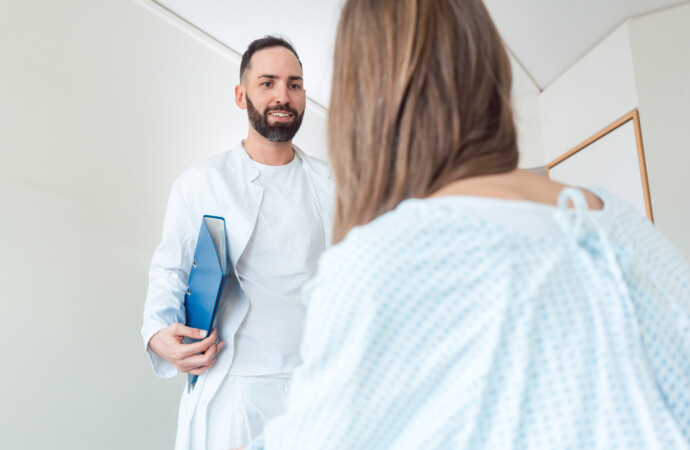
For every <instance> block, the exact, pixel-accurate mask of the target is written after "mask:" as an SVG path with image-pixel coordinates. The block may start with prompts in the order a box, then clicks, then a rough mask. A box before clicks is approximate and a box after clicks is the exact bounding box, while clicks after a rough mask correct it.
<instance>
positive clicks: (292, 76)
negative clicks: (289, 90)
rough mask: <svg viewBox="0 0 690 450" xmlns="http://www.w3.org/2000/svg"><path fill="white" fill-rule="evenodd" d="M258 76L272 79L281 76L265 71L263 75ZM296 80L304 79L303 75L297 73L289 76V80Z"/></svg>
mask: <svg viewBox="0 0 690 450" xmlns="http://www.w3.org/2000/svg"><path fill="white" fill-rule="evenodd" d="M257 78H268V79H271V80H277V79H278V78H280V77H279V76H278V75H271V74H268V73H265V74H263V75H259V76H258V77H257ZM296 80H299V81H302V77H300V76H297V75H290V76H289V77H288V81H296Z"/></svg>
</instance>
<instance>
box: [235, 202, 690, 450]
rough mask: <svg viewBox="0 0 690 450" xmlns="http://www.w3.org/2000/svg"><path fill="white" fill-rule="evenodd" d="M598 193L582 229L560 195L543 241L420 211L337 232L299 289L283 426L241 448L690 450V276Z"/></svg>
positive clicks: (422, 207) (439, 211) (581, 206)
mask: <svg viewBox="0 0 690 450" xmlns="http://www.w3.org/2000/svg"><path fill="white" fill-rule="evenodd" d="M595 192H596V194H597V195H599V196H600V197H601V198H602V199H603V200H604V202H605V208H604V210H603V211H602V212H600V213H599V214H598V215H597V217H596V218H594V217H593V216H594V215H593V214H591V213H590V212H588V211H587V209H586V203H585V200H584V197H583V196H582V194H581V193H580V192H579V191H577V190H574V189H566V190H564V191H563V193H562V194H561V199H560V206H559V208H558V209H556V212H555V214H554V215H553V220H554V221H556V223H557V224H558V225H559V227H560V229H561V231H562V235H561V236H557V237H554V236H548V237H545V236H538V235H531V236H530V235H525V234H524V233H522V234H521V233H516V232H515V231H514V230H512V229H509V228H508V227H504V226H499V225H497V224H492V223H487V222H485V221H483V220H482V219H480V218H478V217H476V216H473V215H471V214H466V213H464V212H463V211H459V210H457V209H455V210H454V209H451V208H444V207H442V206H440V205H438V204H434V203H433V202H430V201H425V200H408V201H405V202H403V203H402V204H401V205H400V206H399V207H398V208H397V209H396V210H395V211H392V212H390V213H388V214H385V215H384V216H382V217H380V218H379V219H377V220H375V221H373V222H372V223H370V224H368V225H366V226H363V227H358V228H356V229H354V230H352V231H351V232H350V233H349V235H348V236H347V238H346V239H345V240H344V241H343V242H342V243H340V244H339V245H337V246H334V247H333V248H332V249H331V250H329V251H328V252H326V253H325V254H324V255H323V257H322V259H321V261H320V266H319V272H318V275H317V277H316V278H315V279H314V280H312V281H311V282H310V283H309V284H308V285H307V286H306V287H305V289H304V299H305V302H306V304H307V307H308V310H307V322H306V329H305V335H304V340H303V343H302V357H303V361H304V362H303V365H302V366H301V367H300V368H298V370H297V371H296V372H295V374H294V380H293V385H292V390H291V393H290V397H289V399H288V407H287V411H286V413H285V415H283V416H282V417H280V418H278V419H276V420H274V421H272V422H270V423H269V424H268V425H267V426H266V428H265V430H264V436H263V437H261V438H259V439H257V440H255V441H254V442H253V443H252V444H251V445H249V447H248V448H249V449H263V448H265V449H267V450H274V449H377V450H380V449H465V448H467V449H504V448H509V449H510V448H514V449H592V448H598V449H657V448H659V449H663V448H668V449H684V448H690V268H689V266H688V264H687V263H686V262H685V261H684V259H683V258H682V257H681V256H680V255H679V253H678V252H677V251H676V250H675V249H674V248H673V247H672V246H671V245H670V244H669V243H668V241H667V240H666V239H665V238H664V237H663V236H662V235H661V233H659V231H658V230H656V229H655V228H654V226H653V225H651V224H650V223H649V222H648V221H647V220H646V219H645V218H644V217H641V216H639V215H638V214H637V213H636V212H635V211H633V210H632V209H631V208H630V207H628V206H627V205H626V204H624V203H622V202H620V201H618V200H616V199H614V198H612V197H610V196H609V195H608V194H607V193H606V192H603V191H595ZM568 201H571V202H572V203H573V204H574V207H573V208H570V209H569V208H567V207H566V205H567V204H568Z"/></svg>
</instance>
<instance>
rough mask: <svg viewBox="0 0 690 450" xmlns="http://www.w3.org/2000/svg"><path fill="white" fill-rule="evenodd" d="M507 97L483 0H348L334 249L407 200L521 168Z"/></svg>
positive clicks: (334, 102)
mask: <svg viewBox="0 0 690 450" xmlns="http://www.w3.org/2000/svg"><path fill="white" fill-rule="evenodd" d="M510 88H511V71H510V62H509V60H508V56H507V54H506V51H505V49H504V47H503V44H502V42H501V38H500V36H499V34H498V31H497V30H496V28H495V26H494V24H493V22H492V21H491V18H490V17H489V13H488V11H487V10H486V8H485V7H484V4H483V3H482V2H481V0H348V1H347V3H346V4H345V6H344V8H343V11H342V15H341V17H340V23H339V25H338V35H337V39H336V45H335V58H334V69H333V90H332V93H331V102H330V110H329V114H328V140H329V154H330V159H331V163H332V165H333V170H334V175H335V181H336V192H337V194H336V195H337V199H336V213H335V224H334V233H333V234H334V236H333V240H334V242H336V243H337V242H339V241H341V240H342V239H343V238H344V237H345V235H346V234H347V232H348V231H349V230H350V229H351V228H352V227H354V226H357V225H363V224H366V223H368V222H370V221H371V220H373V219H375V218H377V217H378V216H380V215H381V214H383V213H385V212H387V211H390V210H392V209H394V208H395V207H396V206H397V205H398V204H399V203H400V202H401V201H403V200H405V199H407V198H411V197H426V196H428V195H429V194H431V193H433V192H434V191H436V190H438V189H439V188H441V187H443V186H445V185H447V184H448V183H451V182H453V181H456V180H460V179H462V178H467V177H472V176H477V175H488V174H496V173H503V172H508V171H510V170H512V169H514V168H515V167H517V161H518V151H517V139H516V133H515V125H514V122H513V115H512V110H511V98H510Z"/></svg>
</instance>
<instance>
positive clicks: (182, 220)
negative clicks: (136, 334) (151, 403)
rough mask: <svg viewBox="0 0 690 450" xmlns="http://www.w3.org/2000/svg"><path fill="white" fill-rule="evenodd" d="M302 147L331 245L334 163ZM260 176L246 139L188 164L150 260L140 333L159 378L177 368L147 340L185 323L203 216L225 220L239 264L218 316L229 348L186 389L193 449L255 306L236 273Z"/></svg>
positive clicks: (185, 421) (183, 422)
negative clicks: (195, 428) (198, 424)
mask: <svg viewBox="0 0 690 450" xmlns="http://www.w3.org/2000/svg"><path fill="white" fill-rule="evenodd" d="M295 151H296V152H297V155H298V156H299V157H300V158H301V159H302V161H303V167H304V170H305V173H306V175H307V178H308V180H309V183H310V186H311V188H312V189H313V194H314V197H315V200H316V204H317V210H318V212H319V214H320V216H321V223H322V224H323V231H324V235H325V236H326V240H327V243H330V241H331V236H332V215H333V205H334V200H335V197H334V184H333V180H332V178H331V175H330V172H329V169H328V166H327V164H326V163H325V162H323V161H321V160H318V159H316V158H313V157H310V156H308V155H306V154H305V153H304V152H302V151H301V150H299V149H298V148H296V147H295ZM258 176H259V171H258V169H257V168H256V167H255V165H254V164H253V162H252V161H251V159H250V158H249V155H248V154H247V152H246V151H245V149H244V147H243V146H242V145H241V144H240V145H239V146H237V147H236V148H235V149H233V150H230V151H228V152H225V153H222V154H219V155H217V156H214V157H211V158H209V159H207V160H205V161H203V162H201V163H199V164H197V165H194V166H193V167H191V168H189V169H188V170H187V171H185V172H184V173H183V174H182V175H181V176H180V177H179V178H178V179H177V180H176V181H175V182H174V184H173V187H172V190H171V193H170V198H169V201H168V208H167V211H166V214H165V221H164V224H163V236H162V239H161V243H160V245H159V246H158V248H157V249H156V251H155V253H154V255H153V259H152V261H151V267H150V272H149V289H148V294H147V296H146V303H145V306H144V324H143V327H142V331H141V332H142V337H143V340H144V345H145V346H146V351H147V352H148V354H149V357H150V359H151V364H152V366H153V370H154V372H155V374H156V375H158V376H160V377H163V378H170V377H172V376H174V375H175V374H176V373H177V370H176V369H175V368H174V367H173V366H172V365H171V364H170V363H169V362H167V361H165V360H164V359H163V358H160V357H159V356H158V355H157V354H155V353H154V352H153V351H151V349H149V348H148V342H149V340H150V339H151V337H152V336H153V335H154V334H155V333H156V332H158V331H159V330H160V329H161V328H164V327H166V326H168V325H170V324H172V323H175V322H179V323H185V311H184V294H185V291H186V290H187V281H188V278H189V270H190V267H191V264H192V259H193V256H194V250H195V247H196V240H197V237H198V232H199V226H200V224H201V220H202V216H203V215H205V214H209V215H214V216H221V217H224V218H225V225H226V232H227V236H228V257H229V260H230V263H231V267H232V269H233V270H232V273H229V274H228V278H227V279H226V281H225V286H224V289H223V295H222V298H221V303H220V305H219V307H218V311H217V316H216V321H215V327H216V330H217V332H218V338H219V339H221V340H224V341H225V348H224V349H223V350H222V351H221V352H220V353H219V355H218V357H217V360H216V362H215V363H214V364H213V366H212V367H211V368H210V369H209V370H208V371H206V372H205V373H204V374H203V375H201V376H200V377H199V380H198V382H197V385H196V388H195V389H194V390H193V391H192V392H191V393H187V391H186V389H185V392H184V394H183V396H182V400H181V403H180V413H179V419H178V435H177V445H176V448H178V449H187V448H188V442H189V426H190V422H191V419H192V417H193V416H194V414H195V413H196V414H197V419H196V420H199V418H201V420H202V421H205V417H206V408H207V406H208V404H209V402H210V401H211V399H212V398H213V397H214V395H215V393H216V391H217V390H218V387H219V386H220V384H221V382H222V381H223V379H224V377H225V375H226V374H227V373H228V371H229V369H230V365H231V363H232V360H233V355H234V339H233V338H234V335H235V333H236V332H237V329H238V328H239V326H240V325H241V324H242V321H243V320H244V317H245V315H246V313H247V309H248V305H249V303H248V300H247V297H246V295H245V293H244V292H243V290H242V287H241V286H240V283H239V282H238V280H237V278H236V276H235V272H236V268H237V262H238V260H239V259H240V258H241V257H242V253H243V251H244V249H245V247H246V245H247V242H248V241H249V238H250V236H251V234H252V232H253V230H254V226H255V224H256V219H257V215H258V212H259V206H260V205H261V199H262V196H263V189H262V188H261V186H259V185H258V184H257V183H254V181H255V180H256V179H257V177H258ZM228 272H230V271H228ZM200 447H202V448H203V447H205V444H203V445H200Z"/></svg>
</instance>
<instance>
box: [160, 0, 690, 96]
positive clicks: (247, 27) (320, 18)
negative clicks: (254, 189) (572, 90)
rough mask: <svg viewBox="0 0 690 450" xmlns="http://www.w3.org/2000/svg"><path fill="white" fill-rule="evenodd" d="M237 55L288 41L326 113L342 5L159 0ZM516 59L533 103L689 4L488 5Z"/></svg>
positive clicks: (561, 0)
mask: <svg viewBox="0 0 690 450" xmlns="http://www.w3.org/2000/svg"><path fill="white" fill-rule="evenodd" d="M155 1H156V2H157V3H159V4H161V5H162V6H164V7H165V8H167V9H168V10H170V11H171V12H173V13H175V14H176V15H177V16H179V17H180V18H182V19H184V20H185V21H187V22H189V23H190V24H192V25H194V26H195V27H196V28H198V29H200V30H202V31H204V32H205V33H206V34H208V35H210V36H212V37H213V38H215V39H216V40H218V41H220V42H221V43H223V44H224V45H226V46H227V47H229V48H230V49H231V50H233V51H234V52H235V53H237V54H240V55H241V54H242V53H243V52H244V50H245V48H246V47H247V45H249V43H250V42H251V41H252V40H254V39H256V38H258V37H261V36H264V35H266V34H278V35H282V36H284V37H286V38H288V39H289V40H290V41H291V42H292V43H293V44H294V46H295V48H296V50H297V52H298V53H299V55H300V59H301V60H302V62H303V64H304V78H305V87H306V89H307V95H308V97H309V98H310V99H311V100H312V101H314V102H316V103H318V104H320V105H321V106H324V107H328V103H329V96H330V84H331V71H332V66H333V64H332V57H333V42H334V40H335V31H336V27H337V23H338V16H339V12H340V9H341V7H342V0H301V1H299V2H291V3H287V4H286V3H285V2H283V1H278V0H253V1H249V0H247V1H231V0H195V1H189V0H155ZM484 1H485V4H486V6H487V8H488V9H489V11H490V12H491V15H492V17H493V19H494V21H495V23H496V26H497V27H498V29H499V31H500V32H501V35H502V36H503V39H504V40H505V43H506V45H507V47H508V49H509V51H510V53H511V59H512V63H513V74H514V83H513V84H514V86H513V95H514V96H515V97H516V98H519V97H524V96H530V95H536V94H538V93H539V92H540V91H542V90H543V89H544V88H546V87H547V86H548V85H549V84H551V83H552V82H553V81H554V80H555V79H556V78H558V76H560V75H561V74H562V73H564V72H565V71H566V70H567V69H568V68H569V67H570V66H571V65H573V64H574V63H575V62H576V61H577V60H578V59H580V58H581V57H582V56H584V55H585V54H586V53H587V52H588V51H589V50H590V49H591V48H593V47H594V46H595V45H596V44H597V43H598V42H600V41H601V40H602V39H603V38H605V37H606V36H607V35H608V34H609V33H611V32H612V31H613V30H614V29H616V28H617V27H618V26H619V25H621V24H622V23H624V22H625V21H626V20H627V19H629V18H631V17H635V16H639V15H642V14H646V13H650V12H653V11H657V10H659V9H662V8H666V7H669V6H674V5H678V4H681V3H687V2H688V0H520V1H516V0H484Z"/></svg>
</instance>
